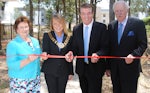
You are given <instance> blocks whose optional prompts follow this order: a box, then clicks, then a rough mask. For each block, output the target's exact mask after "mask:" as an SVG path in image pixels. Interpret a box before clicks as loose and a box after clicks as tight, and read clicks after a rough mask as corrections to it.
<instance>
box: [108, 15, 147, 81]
mask: <svg viewBox="0 0 150 93" xmlns="http://www.w3.org/2000/svg"><path fill="white" fill-rule="evenodd" d="M117 29H118V21H113V22H112V23H111V24H109V26H108V30H109V35H110V55H111V56H122V57H126V56H128V55H129V54H132V55H133V56H142V54H143V52H144V51H145V49H146V48H147V37H146V29H145V25H144V23H143V22H142V21H141V20H139V19H136V18H131V17H129V18H128V20H127V24H126V26H125V29H124V32H123V35H122V38H121V41H120V44H119V45H118V42H117V39H118V35H117ZM110 62H111V63H110V64H111V70H114V69H116V66H117V64H120V65H119V66H120V67H119V68H120V69H121V70H122V71H123V72H124V74H123V75H124V76H123V77H126V75H127V76H128V77H131V78H132V77H136V78H137V77H138V76H139V71H141V68H140V67H141V65H140V59H135V60H134V62H133V63H132V64H130V65H127V64H126V63H125V60H124V59H121V60H120V59H111V60H110ZM126 72H127V73H126Z"/></svg>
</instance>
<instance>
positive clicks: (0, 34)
mask: <svg viewBox="0 0 150 93" xmlns="http://www.w3.org/2000/svg"><path fill="white" fill-rule="evenodd" d="M1 26H2V25H1V21H0V50H2V43H1V41H2V40H1V38H2V33H1Z"/></svg>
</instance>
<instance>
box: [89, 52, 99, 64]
mask: <svg viewBox="0 0 150 93" xmlns="http://www.w3.org/2000/svg"><path fill="white" fill-rule="evenodd" d="M98 60H99V58H98V55H97V54H96V53H93V54H92V58H91V62H92V63H97V62H98Z"/></svg>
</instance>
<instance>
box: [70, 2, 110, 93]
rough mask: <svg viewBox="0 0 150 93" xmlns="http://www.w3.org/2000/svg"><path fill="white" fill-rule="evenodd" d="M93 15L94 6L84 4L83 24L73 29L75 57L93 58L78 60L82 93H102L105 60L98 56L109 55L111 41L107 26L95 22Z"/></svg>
mask: <svg viewBox="0 0 150 93" xmlns="http://www.w3.org/2000/svg"><path fill="white" fill-rule="evenodd" d="M93 13H94V11H93V7H92V5H90V4H87V3H85V4H82V5H81V7H80V17H81V19H82V22H83V23H80V24H79V25H77V26H75V27H74V29H73V43H72V47H73V50H72V51H73V54H74V56H76V55H77V56H83V55H84V56H85V57H87V56H92V58H91V59H90V58H89V59H86V58H85V59H84V58H79V59H78V58H77V60H76V73H77V74H78V76H79V81H80V87H81V90H82V93H101V87H102V77H103V75H104V72H105V59H103V58H101V59H99V58H98V56H104V55H107V54H108V44H109V42H108V41H109V39H108V34H107V30H106V25H105V24H102V23H99V22H94V20H93V15H94V14H93ZM87 28H88V30H87ZM87 34H88V35H87ZM86 40H87V41H86ZM86 52H87V53H86ZM68 55H69V54H68Z"/></svg>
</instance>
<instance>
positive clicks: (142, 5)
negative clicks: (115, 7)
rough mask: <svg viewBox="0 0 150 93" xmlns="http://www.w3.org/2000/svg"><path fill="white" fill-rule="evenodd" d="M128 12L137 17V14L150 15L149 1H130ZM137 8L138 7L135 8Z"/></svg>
mask: <svg viewBox="0 0 150 93" xmlns="http://www.w3.org/2000/svg"><path fill="white" fill-rule="evenodd" d="M130 1H131V3H130V10H131V11H130V12H131V14H133V15H138V13H139V12H142V13H146V14H147V16H148V15H150V0H130ZM137 6H138V7H137Z"/></svg>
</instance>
